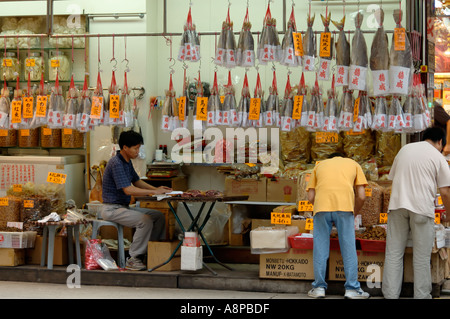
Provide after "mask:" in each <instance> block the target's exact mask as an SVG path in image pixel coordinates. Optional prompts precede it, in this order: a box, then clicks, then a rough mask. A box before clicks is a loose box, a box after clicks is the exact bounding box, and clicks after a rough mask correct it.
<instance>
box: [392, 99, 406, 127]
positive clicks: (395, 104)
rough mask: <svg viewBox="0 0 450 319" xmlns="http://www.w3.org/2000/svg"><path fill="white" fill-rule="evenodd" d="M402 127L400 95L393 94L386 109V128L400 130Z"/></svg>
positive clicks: (403, 121) (402, 117) (402, 115)
mask: <svg viewBox="0 0 450 319" xmlns="http://www.w3.org/2000/svg"><path fill="white" fill-rule="evenodd" d="M404 127H405V119H404V114H403V108H402V104H401V102H400V97H399V96H398V95H395V94H394V95H393V96H392V100H391V105H390V107H389V110H388V130H389V131H394V132H401V131H402V129H403V128H404Z"/></svg>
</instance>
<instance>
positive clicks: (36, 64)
mask: <svg viewBox="0 0 450 319" xmlns="http://www.w3.org/2000/svg"><path fill="white" fill-rule="evenodd" d="M23 71H24V72H23V78H24V80H25V81H28V73H30V81H40V80H41V76H42V74H43V73H44V58H43V57H42V56H41V54H40V53H38V52H32V53H30V56H29V57H28V56H27V57H25V58H24V60H23Z"/></svg>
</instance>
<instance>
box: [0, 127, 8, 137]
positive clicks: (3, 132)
mask: <svg viewBox="0 0 450 319" xmlns="http://www.w3.org/2000/svg"><path fill="white" fill-rule="evenodd" d="M0 136H1V137H6V136H8V130H4V129H2V130H0Z"/></svg>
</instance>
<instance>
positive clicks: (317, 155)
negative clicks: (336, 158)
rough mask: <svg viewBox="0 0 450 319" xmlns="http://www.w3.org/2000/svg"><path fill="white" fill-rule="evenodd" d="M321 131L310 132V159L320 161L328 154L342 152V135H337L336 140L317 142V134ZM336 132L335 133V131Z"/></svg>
mask: <svg viewBox="0 0 450 319" xmlns="http://www.w3.org/2000/svg"><path fill="white" fill-rule="evenodd" d="M322 133H323V132H320V131H317V132H311V135H310V136H311V161H312V162H316V161H321V160H324V159H327V158H328V156H329V155H331V154H333V153H335V152H342V146H343V145H342V136H341V135H340V134H339V135H338V136H337V141H330V142H325V143H320V142H319V143H318V141H317V134H322ZM336 134H337V133H336Z"/></svg>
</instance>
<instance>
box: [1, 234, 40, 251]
mask: <svg viewBox="0 0 450 319" xmlns="http://www.w3.org/2000/svg"><path fill="white" fill-rule="evenodd" d="M35 240H36V232H35V231H25V232H0V248H33V247H34V242H35Z"/></svg>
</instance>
